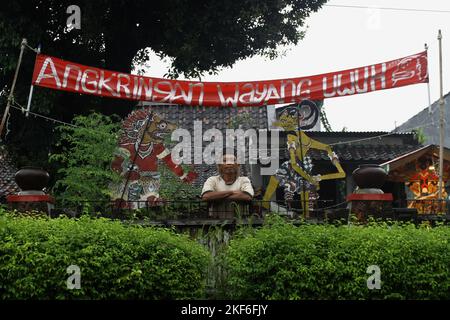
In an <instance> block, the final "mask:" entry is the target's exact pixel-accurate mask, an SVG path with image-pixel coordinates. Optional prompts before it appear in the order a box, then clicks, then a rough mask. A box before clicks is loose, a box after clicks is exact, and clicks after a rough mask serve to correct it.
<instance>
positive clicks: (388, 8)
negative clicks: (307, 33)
mask: <svg viewBox="0 0 450 320" xmlns="http://www.w3.org/2000/svg"><path fill="white" fill-rule="evenodd" d="M324 6H326V7H335V8H352V9H379V10H392V11H406V12H428V13H450V10H434V9H416V8H393V7H377V6H373V7H365V6H357V5H346V4H324Z"/></svg>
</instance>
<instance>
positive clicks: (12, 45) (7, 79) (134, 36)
mask: <svg viewBox="0 0 450 320" xmlns="http://www.w3.org/2000/svg"><path fill="white" fill-rule="evenodd" d="M325 2H326V0H266V1H255V0H242V1H225V0H217V1H186V0H165V1H145V0H135V1H129V0H115V1H111V0H97V1H88V0H79V1H77V2H76V5H78V6H79V7H80V9H81V29H79V30H78V29H73V30H71V31H68V29H67V25H66V22H67V19H68V18H69V16H70V15H69V14H67V13H66V10H67V8H68V7H69V6H70V5H72V4H74V3H73V1H71V0H45V1H44V0H16V1H5V2H3V3H2V6H0V104H1V105H2V106H4V105H5V104H6V103H5V100H6V99H5V95H6V93H7V92H8V90H9V89H8V86H9V85H10V84H11V81H12V77H13V73H14V69H15V67H16V63H17V57H18V53H19V47H20V42H21V39H22V38H24V37H25V38H27V39H28V42H29V44H30V45H31V46H33V47H36V46H37V45H38V44H40V45H41V46H42V51H43V52H44V53H45V54H49V55H54V56H58V57H61V58H63V59H66V60H72V61H76V62H79V63H82V64H86V65H92V66H96V67H101V68H106V69H111V70H117V71H122V72H130V71H131V70H132V67H133V66H134V67H135V71H139V69H140V66H142V65H143V64H144V63H146V62H148V60H149V48H150V49H152V50H153V51H154V52H156V53H157V55H159V56H160V57H161V58H164V57H167V58H170V59H171V61H172V67H171V69H170V72H169V75H170V76H172V77H176V76H178V75H180V74H184V75H186V76H188V77H200V76H201V75H202V74H204V73H205V72H210V73H214V72H217V71H218V70H219V69H220V68H222V67H229V66H232V65H233V64H234V63H235V62H236V61H238V60H240V59H245V58H248V57H251V56H254V55H266V56H268V57H271V58H273V57H276V56H277V55H278V54H279V48H280V46H286V45H291V44H297V43H298V42H299V41H300V40H301V39H302V38H303V36H304V34H305V28H304V21H305V19H306V18H307V17H308V16H309V15H310V14H311V12H315V11H317V10H319V9H320V7H321V6H322V4H323V3H325ZM133 63H134V64H133ZM33 65H34V53H33V52H31V51H27V52H26V53H25V55H24V59H23V63H22V67H21V72H20V75H19V80H18V83H17V86H16V93H15V97H16V100H17V101H18V102H19V103H21V104H23V105H25V103H26V99H27V96H28V91H29V86H30V79H31V72H32V69H33ZM132 106H133V102H129V101H122V100H118V99H102V98H100V97H94V96H88V95H78V94H73V93H68V92H57V91H52V90H48V89H44V88H35V90H34V97H33V104H32V109H33V111H36V112H39V113H41V114H48V115H50V114H51V116H52V117H53V118H57V119H59V120H63V121H71V120H72V118H73V116H74V114H87V113H88V112H89V110H90V108H94V110H95V111H97V112H100V113H102V114H106V115H111V114H114V113H115V114H119V115H121V116H124V115H126V114H127V113H128V112H129V111H130V108H131V107H132ZM0 111H3V108H1V109H0ZM10 128H11V132H10V134H9V135H8V136H7V139H6V140H7V143H8V146H9V148H10V149H12V150H11V151H15V153H16V154H24V155H25V156H26V158H29V159H30V158H32V159H33V160H34V164H41V165H42V164H43V163H45V161H46V160H47V159H46V156H45V155H46V153H47V151H48V148H49V146H50V145H52V144H53V139H54V138H53V135H52V134H51V132H52V129H53V128H54V126H53V125H49V124H45V122H43V120H40V119H33V118H26V119H25V118H24V116H23V115H22V114H20V113H19V112H17V111H16V110H12V111H11V119H10ZM37 130H41V132H42V133H41V135H40V136H39V137H37V136H36V131H37ZM24 141H25V142H26V146H24V145H23V142H24ZM36 141H38V142H39V144H40V146H38V147H35V142H36ZM37 154H41V157H40V159H36V155H37ZM36 162H37V163H36ZM24 164H29V163H26V161H23V163H19V165H24Z"/></svg>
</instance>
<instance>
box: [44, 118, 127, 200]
mask: <svg viewBox="0 0 450 320" xmlns="http://www.w3.org/2000/svg"><path fill="white" fill-rule="evenodd" d="M74 123H75V126H76V127H71V126H67V125H63V126H59V127H58V128H57V130H58V131H59V132H60V137H59V139H58V142H57V144H56V146H57V148H58V149H59V150H55V151H54V152H53V153H52V154H51V155H50V161H51V162H58V163H59V164H60V165H61V168H60V169H59V170H58V176H59V177H58V178H59V179H58V180H57V182H56V184H55V186H54V190H53V193H54V194H55V195H56V197H57V199H58V200H59V201H60V203H61V204H62V205H69V206H73V205H77V206H78V205H83V204H84V205H88V204H87V203H86V202H84V201H108V200H109V195H110V189H109V184H110V183H111V182H115V181H118V179H119V176H118V175H117V174H116V173H114V172H113V171H112V170H111V169H110V165H111V161H112V158H113V152H114V149H115V148H116V147H117V137H118V131H119V122H114V119H113V118H111V117H108V116H104V115H101V114H98V113H92V114H90V115H88V116H77V117H75V118H74Z"/></svg>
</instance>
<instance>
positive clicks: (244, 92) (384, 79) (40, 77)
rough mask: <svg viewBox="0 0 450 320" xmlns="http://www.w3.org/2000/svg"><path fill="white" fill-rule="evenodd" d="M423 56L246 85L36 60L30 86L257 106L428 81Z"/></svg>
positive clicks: (157, 99) (123, 96) (186, 102)
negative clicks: (177, 78)
mask: <svg viewBox="0 0 450 320" xmlns="http://www.w3.org/2000/svg"><path fill="white" fill-rule="evenodd" d="M427 65H428V64H427V53H426V51H424V52H421V53H418V54H414V55H411V56H407V57H404V58H400V59H396V60H392V61H388V62H383V63H378V64H374V65H369V66H365V67H360V68H355V69H348V70H343V71H337V72H330V73H324V74H320V75H314V76H309V77H299V78H290V79H279V80H267V81H247V82H199V81H182V80H169V79H161V78H152V77H142V76H138V75H132V74H125V73H120V72H114V71H109V70H103V69H99V68H94V67H88V66H84V65H80V64H76V63H73V62H69V61H65V60H61V59H58V58H54V57H50V56H45V55H42V54H39V55H37V58H36V63H35V66H34V73H33V84H34V85H37V86H42V87H47V88H51V89H57V90H65V91H71V92H76V93H82V94H93V95H98V96H103V97H111V98H118V99H130V100H142V101H153V102H161V103H175V104H182V105H199V106H223V107H225V106H238V107H241V106H263V105H268V104H279V103H293V102H299V101H301V100H304V99H311V100H322V99H327V98H334V97H343V96H348V95H353V94H359V93H366V92H371V91H376V90H384V89H391V88H397V87H402V86H407V85H410V84H416V83H423V82H428V66H427Z"/></svg>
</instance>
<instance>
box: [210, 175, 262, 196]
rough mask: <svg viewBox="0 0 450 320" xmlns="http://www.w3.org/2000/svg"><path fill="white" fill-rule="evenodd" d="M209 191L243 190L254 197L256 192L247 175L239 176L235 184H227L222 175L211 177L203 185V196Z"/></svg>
mask: <svg viewBox="0 0 450 320" xmlns="http://www.w3.org/2000/svg"><path fill="white" fill-rule="evenodd" d="M208 191H243V192H246V193H248V194H249V195H250V196H252V197H253V196H254V194H255V192H254V191H253V187H252V184H251V182H250V179H249V178H247V177H238V178H237V179H236V181H234V182H233V184H226V183H225V181H224V180H223V179H222V177H221V176H212V177H209V178H208V179H207V180H206V181H205V184H204V185H203V189H202V196H203V194H205V192H208Z"/></svg>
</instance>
